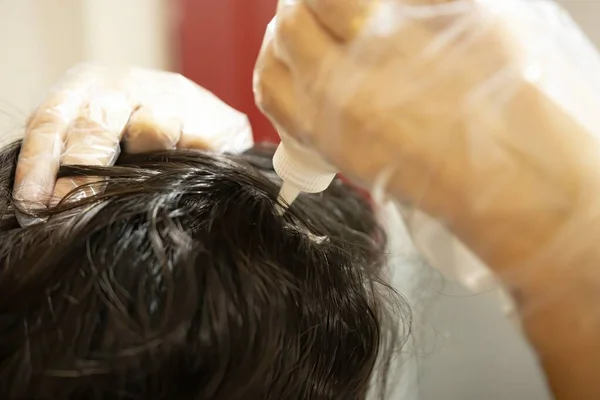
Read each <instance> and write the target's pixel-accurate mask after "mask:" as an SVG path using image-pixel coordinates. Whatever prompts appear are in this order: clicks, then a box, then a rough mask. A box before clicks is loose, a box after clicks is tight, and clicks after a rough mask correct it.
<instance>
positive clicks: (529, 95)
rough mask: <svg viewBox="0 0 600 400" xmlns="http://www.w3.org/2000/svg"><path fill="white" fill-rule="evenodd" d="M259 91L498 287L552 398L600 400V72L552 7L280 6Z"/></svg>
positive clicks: (303, 138)
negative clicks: (511, 305)
mask: <svg viewBox="0 0 600 400" xmlns="http://www.w3.org/2000/svg"><path fill="white" fill-rule="evenodd" d="M254 89H255V97H256V102H257V104H258V105H259V107H260V108H261V109H262V111H263V112H264V113H265V114H266V115H267V116H269V117H270V118H271V120H272V121H273V122H274V124H275V125H277V126H278V127H280V128H281V129H282V130H283V131H285V132H286V133H287V134H288V135H291V136H292V137H294V138H295V139H296V140H297V141H298V142H300V144H304V145H306V146H308V147H310V148H312V149H313V150H316V151H318V152H320V154H321V155H322V156H323V157H324V158H325V160H326V161H329V163H331V164H332V165H335V166H337V167H338V168H339V170H340V171H341V172H343V173H345V174H346V175H347V176H349V177H350V178H354V179H355V180H357V181H359V182H360V183H362V184H364V185H366V186H368V187H370V188H373V189H376V193H377V192H379V191H381V189H384V190H385V191H386V192H388V193H390V194H392V195H393V196H394V197H395V198H396V199H398V200H400V201H402V202H403V203H404V204H408V205H412V206H415V207H416V208H419V209H421V210H423V211H425V212H427V213H428V214H429V215H431V216H433V217H435V218H437V219H438V220H439V221H441V223H442V225H443V226H444V227H447V228H449V230H450V231H452V232H453V233H455V234H456V235H457V236H458V238H460V239H461V240H462V242H463V243H464V244H466V245H467V247H468V248H470V249H471V250H472V251H473V252H474V253H475V255H476V256H478V258H479V259H480V260H482V261H483V262H484V263H485V264H486V265H487V266H489V267H490V268H491V269H492V270H493V271H494V272H495V274H496V275H497V276H498V277H500V279H501V280H502V282H503V283H504V285H506V287H507V288H509V289H510V290H511V293H512V294H513V295H514V299H515V300H516V304H517V308H518V311H519V315H520V317H521V322H522V323H523V327H524V330H525V331H526V333H527V336H528V337H529V339H530V340H531V342H532V344H533V345H534V346H535V348H536V350H537V351H538V354H539V355H540V360H541V361H542V363H543V366H544V368H545V370H546V372H547V374H548V380H549V382H550V384H551V386H552V389H553V391H554V394H555V396H556V398H564V399H573V398H582V399H583V398H600V385H599V384H597V382H598V381H597V379H596V371H597V367H598V365H600V351H598V349H600V341H599V340H598V338H599V337H600V335H599V333H600V318H598V307H599V306H598V304H600V302H599V301H598V293H599V292H600V290H599V287H600V284H599V283H598V274H599V273H598V265H599V264H600V251H599V250H597V248H598V245H597V243H598V241H599V240H600V229H598V228H597V227H598V224H597V222H596V221H597V219H598V215H600V205H599V204H600V119H599V118H598V117H597V114H598V110H600V57H598V53H597V52H596V50H595V49H594V47H593V46H592V45H591V44H590V43H589V41H588V40H587V38H586V37H585V36H584V35H583V34H582V33H581V31H580V30H579V28H578V27H577V25H576V24H574V23H573V21H572V20H571V19H570V18H569V16H568V15H567V14H566V13H564V12H563V11H562V10H561V9H560V8H559V6H558V5H557V4H556V3H555V2H554V1H552V0H537V1H523V0H501V1H499V0H478V1H473V0H446V1H436V0H296V1H294V0H287V1H282V2H281V7H280V10H279V12H278V15H277V18H276V20H274V21H273V23H272V24H271V25H270V27H269V29H268V32H267V36H266V38H265V42H264V45H263V48H262V50H261V54H260V56H259V59H258V62H257V65H256V70H255V87H254Z"/></svg>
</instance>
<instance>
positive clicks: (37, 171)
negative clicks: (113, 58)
mask: <svg viewBox="0 0 600 400" xmlns="http://www.w3.org/2000/svg"><path fill="white" fill-rule="evenodd" d="M252 141H253V139H252V130H251V128H250V124H249V122H248V119H247V117H246V116H245V115H244V114H242V113H240V112H238V111H236V110H234V109H232V108H231V107H229V106H228V105H226V104H225V103H223V102H222V101H221V100H220V99H218V98H217V97H216V96H215V95H213V94H212V93H210V92H209V91H207V90H206V89H203V88H201V87H200V86H198V85H196V84H195V83H193V82H192V81H190V80H188V79H186V78H184V77H183V76H181V75H179V74H175V73H169V72H163V71H154V70H146V69H140V68H111V67H105V66H98V65H89V64H84V65H79V66H77V67H75V68H73V69H71V70H69V71H68V72H67V73H66V74H65V76H64V78H62V79H61V80H60V81H59V83H58V84H57V85H56V86H55V87H54V88H53V89H52V90H51V91H50V93H49V94H48V96H47V97H46V99H45V100H44V101H43V102H42V103H41V104H40V106H39V107H38V108H37V109H36V110H35V111H34V112H33V114H32V115H31V117H30V118H29V121H28V123H27V127H26V131H25V137H24V141H23V147H22V149H21V153H20V156H19V161H18V164H17V171H16V176H15V186H14V196H15V199H17V200H18V201H19V203H20V205H21V206H22V207H23V208H24V209H25V210H35V209H36V208H40V207H46V206H48V205H49V204H55V203H57V202H58V201H60V200H61V199H62V198H63V197H64V196H65V195H66V194H67V193H68V192H69V191H71V190H72V189H73V188H75V187H77V186H79V185H81V184H83V183H85V181H84V180H82V179H81V178H61V179H59V180H58V181H56V175H57V171H58V168H59V166H60V165H73V164H80V165H81V164H83V165H112V164H113V163H114V162H115V160H116V159H117V157H118V155H119V152H120V143H122V144H123V146H124V150H125V151H126V152H129V153H140V152H146V151H151V150H160V149H170V148H176V147H178V148H194V149H207V148H208V149H213V150H215V151H229V152H239V151H243V150H245V149H247V148H248V147H250V146H252ZM89 190H90V191H94V190H98V188H92V187H90V188H89ZM31 222H35V220H31V219H29V218H23V216H21V223H22V224H27V223H31Z"/></svg>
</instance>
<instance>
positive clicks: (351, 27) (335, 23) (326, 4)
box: [304, 0, 382, 41]
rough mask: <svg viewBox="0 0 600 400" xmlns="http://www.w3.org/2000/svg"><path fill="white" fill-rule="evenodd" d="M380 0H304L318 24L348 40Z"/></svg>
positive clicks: (332, 33) (361, 26)
mask: <svg viewBox="0 0 600 400" xmlns="http://www.w3.org/2000/svg"><path fill="white" fill-rule="evenodd" d="M381 1H382V0H304V3H305V4H306V6H307V7H308V9H309V10H310V11H311V12H312V14H313V15H314V17H315V18H316V20H317V21H319V23H320V24H322V26H323V27H324V28H325V29H326V30H327V31H328V32H329V33H330V34H331V35H333V36H335V37H336V38H337V39H339V40H342V41H348V40H350V39H352V38H353V37H355V36H356V35H357V34H358V32H360V31H361V30H362V28H363V27H364V25H365V23H366V21H367V19H368V18H369V16H370V15H371V14H372V13H373V11H374V9H375V8H376V7H378V6H379V4H380V3H381Z"/></svg>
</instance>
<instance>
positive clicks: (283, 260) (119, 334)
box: [0, 145, 403, 400]
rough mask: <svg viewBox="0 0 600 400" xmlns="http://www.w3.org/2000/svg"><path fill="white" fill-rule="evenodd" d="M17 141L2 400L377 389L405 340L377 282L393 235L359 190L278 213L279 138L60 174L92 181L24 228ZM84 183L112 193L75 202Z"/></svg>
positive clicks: (7, 177) (2, 301)
mask: <svg viewBox="0 0 600 400" xmlns="http://www.w3.org/2000/svg"><path fill="white" fill-rule="evenodd" d="M18 148H19V147H18V145H13V146H10V147H8V148H5V149H4V150H3V151H2V154H1V155H0V396H1V397H2V398H6V399H9V398H19V399H22V398H39V399H45V398H48V399H58V398H60V399H80V398H89V399H149V398H152V399H227V400H235V399H362V398H365V395H366V393H367V391H368V390H369V387H370V385H371V384H374V385H375V386H383V382H382V381H377V382H373V379H372V377H373V373H374V370H375V368H376V365H381V366H383V368H385V364H386V362H387V361H389V358H390V357H391V355H392V353H393V352H392V351H391V350H392V348H393V347H394V346H395V345H396V343H398V342H400V341H401V340H402V339H403V338H402V337H400V336H399V333H398V331H397V330H395V329H394V326H396V324H395V323H394V322H393V321H389V320H388V318H390V312H389V311H390V307H392V306H393V308H394V310H396V312H398V311H400V310H401V309H402V308H401V307H397V306H398V304H399V303H398V301H399V299H398V298H397V297H396V296H394V293H393V291H392V290H391V289H389V288H388V287H387V285H386V284H385V283H384V279H382V268H383V267H384V265H385V261H386V258H385V245H386V244H385V234H384V232H383V231H382V229H381V228H380V227H379V225H378V223H377V220H376V218H375V216H374V213H373V210H372V208H371V206H370V204H369V203H368V202H367V201H366V200H365V199H364V198H363V197H362V196H361V195H360V194H359V193H358V192H356V191H355V190H353V189H352V188H351V187H349V186H347V185H346V184H344V183H343V182H341V181H335V182H334V183H333V184H332V186H331V187H330V188H329V189H328V190H327V191H325V192H324V193H322V194H317V195H302V196H300V197H299V198H298V199H297V200H296V202H295V203H294V204H293V205H292V206H291V207H290V209H289V210H288V211H287V212H286V213H285V214H284V215H279V214H278V212H277V208H276V198H277V192H278V186H279V182H278V181H277V179H276V176H275V174H274V173H273V171H272V167H271V157H272V154H273V152H272V148H271V147H269V148H265V147H256V148H254V149H252V150H251V151H248V152H246V153H245V154H242V155H215V154H209V153H205V152H193V151H183V150H173V151H165V152H158V153H152V154H146V155H136V156H133V155H122V156H121V157H120V158H119V160H118V162H117V165H116V166H114V167H76V166H75V167H73V166H72V167H62V169H61V171H60V176H73V177H78V178H81V177H85V182H87V183H85V184H83V185H81V186H80V187H78V188H77V189H75V190H74V191H73V192H72V193H71V194H70V195H69V196H68V197H67V198H66V199H64V200H63V201H62V202H61V203H60V204H58V205H57V206H56V207H53V208H50V209H47V210H44V211H39V212H37V214H36V216H40V217H43V218H44V219H45V222H42V223H38V224H36V225H32V226H29V227H26V228H21V227H19V225H18V223H17V221H16V218H15V212H16V211H17V210H16V207H15V205H14V204H13V201H12V199H11V187H12V176H13V173H14V167H15V163H16V159H17V154H18ZM91 177H93V178H91ZM90 187H95V188H101V189H102V190H97V191H96V192H97V193H98V194H95V195H93V196H89V197H87V198H84V199H80V196H79V194H81V193H82V192H83V191H88V189H89V188H90ZM21 211H23V210H21ZM402 317H403V315H398V314H397V313H396V314H394V316H393V318H395V319H399V318H402ZM384 375H385V374H380V376H384Z"/></svg>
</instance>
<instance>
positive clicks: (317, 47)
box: [272, 3, 341, 87]
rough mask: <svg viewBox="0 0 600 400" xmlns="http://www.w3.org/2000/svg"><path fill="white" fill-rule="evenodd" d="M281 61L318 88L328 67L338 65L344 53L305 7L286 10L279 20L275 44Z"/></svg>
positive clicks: (298, 5) (300, 4) (300, 78)
mask: <svg viewBox="0 0 600 400" xmlns="http://www.w3.org/2000/svg"><path fill="white" fill-rule="evenodd" d="M272 43H273V46H274V47H273V48H274V51H275V54H276V55H277V57H279V58H281V59H282V60H283V62H284V63H285V64H286V65H287V66H288V67H289V68H290V70H291V72H292V73H293V74H294V76H295V77H296V78H297V79H298V80H300V81H302V82H305V83H307V84H309V83H310V84H311V85H312V86H314V87H317V86H318V85H319V82H320V80H321V79H327V77H326V76H323V71H324V70H326V68H325V66H327V65H333V64H336V62H337V61H339V59H340V56H341V53H340V50H341V49H340V46H339V43H337V42H336V40H335V39H334V38H333V37H332V36H331V35H330V34H329V33H328V32H327V31H326V30H324V29H323V27H322V26H321V25H320V24H319V22H318V21H317V20H316V19H315V17H314V15H313V14H312V13H311V11H310V10H309V9H308V8H307V7H306V5H305V4H304V3H298V4H297V5H295V6H293V7H287V8H285V9H284V10H283V11H282V13H281V14H280V15H278V16H277V28H276V30H275V34H274V37H273V40H272Z"/></svg>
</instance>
